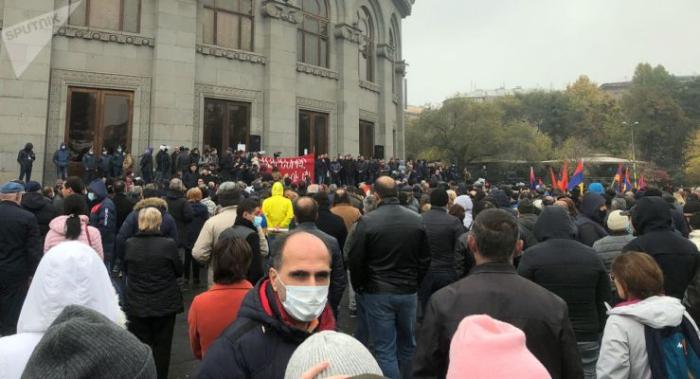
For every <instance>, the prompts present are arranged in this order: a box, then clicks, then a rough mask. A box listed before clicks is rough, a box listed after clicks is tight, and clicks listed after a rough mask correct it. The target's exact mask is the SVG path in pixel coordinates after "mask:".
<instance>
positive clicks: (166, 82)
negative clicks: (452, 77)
mask: <svg viewBox="0 0 700 379" xmlns="http://www.w3.org/2000/svg"><path fill="white" fill-rule="evenodd" d="M413 2H414V0H287V1H284V0H82V1H78V0H0V27H3V28H4V29H3V30H7V29H8V28H11V27H12V26H14V25H17V24H19V23H22V22H24V21H26V20H27V19H31V18H32V17H36V16H39V15H42V14H45V13H47V12H51V11H53V10H55V9H60V8H61V7H64V6H73V8H75V10H74V11H73V13H72V14H71V15H70V18H69V20H68V22H67V23H66V24H65V25H63V26H62V27H60V28H58V29H57V30H56V31H55V34H54V36H53V38H51V39H50V40H49V41H48V43H47V45H46V46H45V47H44V48H43V49H41V50H40V52H39V53H38V55H37V57H36V58H35V59H33V60H32V61H31V63H30V64H29V66H28V68H27V69H26V71H24V72H23V73H22V75H20V76H19V78H17V77H16V76H15V72H14V71H13V69H12V65H11V63H12V62H11V60H12V59H13V57H12V56H11V54H9V53H8V51H7V49H4V48H2V49H0V176H1V177H2V179H3V180H6V179H9V178H13V177H16V175H17V173H18V165H17V163H16V158H17V152H18V151H19V149H20V148H21V147H23V146H24V144H25V143H26V142H31V143H33V145H34V146H35V149H34V150H35V152H36V154H37V162H36V163H35V165H34V170H33V179H34V178H36V179H38V180H44V181H45V182H47V183H48V182H49V181H50V180H53V179H54V178H55V177H56V175H55V172H54V166H53V164H52V162H51V160H52V156H53V152H54V151H55V150H56V149H57V147H58V146H59V144H60V143H61V142H66V143H67V144H68V146H69V148H70V151H71V157H72V160H74V161H75V162H76V163H72V168H73V171H74V172H75V170H79V166H80V165H79V164H78V163H77V162H78V161H79V160H80V158H81V157H82V155H83V154H85V152H87V150H88V149H89V148H90V147H91V146H92V147H94V148H95V151H96V153H98V154H99V153H100V151H101V149H102V148H105V149H109V150H111V149H115V148H116V147H117V146H120V145H121V146H124V147H125V148H126V149H127V150H128V151H129V152H132V155H133V156H134V158H135V159H138V158H137V157H138V156H140V155H141V154H143V151H144V150H145V149H146V148H148V147H154V148H155V149H157V148H158V146H159V145H161V144H164V145H168V146H188V147H199V148H200V149H201V148H202V147H203V146H204V145H209V146H214V147H217V148H219V150H220V151H221V150H222V149H224V148H226V147H228V146H234V147H235V146H237V145H239V144H245V145H246V146H247V148H248V150H263V151H266V152H268V153H270V154H271V153H274V152H280V153H281V154H282V155H283V156H290V155H297V154H300V153H303V152H305V151H308V152H314V153H318V154H320V153H328V154H331V155H335V154H346V153H348V154H353V155H356V154H363V155H366V156H368V155H375V154H376V155H383V156H385V157H387V158H388V157H390V156H403V155H404V124H403V103H404V99H403V98H402V93H403V88H402V86H403V82H404V76H405V68H406V64H405V62H404V61H403V59H402V54H401V45H402V41H401V36H402V33H401V21H402V19H403V18H405V17H407V16H409V15H410V13H411V8H412V5H413ZM0 44H2V42H0Z"/></svg>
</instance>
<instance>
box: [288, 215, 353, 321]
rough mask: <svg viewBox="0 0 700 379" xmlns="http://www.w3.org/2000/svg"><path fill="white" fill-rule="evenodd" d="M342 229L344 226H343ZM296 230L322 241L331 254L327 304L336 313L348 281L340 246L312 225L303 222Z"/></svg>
mask: <svg viewBox="0 0 700 379" xmlns="http://www.w3.org/2000/svg"><path fill="white" fill-rule="evenodd" d="M343 227H344V226H343ZM296 229H297V230H305V231H307V232H309V233H312V234H314V235H316V236H318V237H319V238H321V239H322V240H323V242H324V243H325V244H326V246H328V250H330V252H331V285H330V288H329V289H328V303H329V304H330V306H331V308H332V309H333V311H334V312H336V314H337V311H338V306H340V299H341V298H342V297H343V292H345V287H347V284H348V279H347V277H346V275H345V266H344V265H343V254H342V253H341V251H340V245H338V240H337V239H335V237H333V236H331V235H329V234H327V233H324V232H323V231H321V230H320V229H319V228H318V227H316V225H315V224H314V223H311V222H303V223H301V224H299V225H297V228H296Z"/></svg>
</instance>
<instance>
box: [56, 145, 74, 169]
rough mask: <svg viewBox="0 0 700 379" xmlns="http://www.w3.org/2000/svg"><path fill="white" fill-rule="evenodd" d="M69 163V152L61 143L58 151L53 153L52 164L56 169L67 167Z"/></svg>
mask: <svg viewBox="0 0 700 379" xmlns="http://www.w3.org/2000/svg"><path fill="white" fill-rule="evenodd" d="M69 161H70V152H69V151H68V149H67V148H66V144H65V143H62V144H61V146H59V148H58V150H56V152H55V153H53V164H54V165H56V167H59V168H64V167H68V162H69Z"/></svg>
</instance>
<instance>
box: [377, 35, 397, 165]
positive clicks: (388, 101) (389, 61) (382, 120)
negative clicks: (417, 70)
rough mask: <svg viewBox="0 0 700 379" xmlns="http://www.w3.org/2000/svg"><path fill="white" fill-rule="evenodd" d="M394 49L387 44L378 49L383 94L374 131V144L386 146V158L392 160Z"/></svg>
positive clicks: (394, 110)
mask: <svg viewBox="0 0 700 379" xmlns="http://www.w3.org/2000/svg"><path fill="white" fill-rule="evenodd" d="M394 54H395V52H394V48H392V47H391V46H389V45H387V44H382V45H379V46H378V47H377V58H378V63H379V64H378V68H379V80H380V83H381V89H382V92H381V93H380V94H379V109H378V112H377V113H378V116H379V120H378V125H377V126H376V128H375V131H374V141H375V142H374V144H375V145H383V146H384V158H387V159H388V158H390V157H391V156H392V155H393V153H394V141H393V133H392V131H393V129H394V123H395V121H396V117H397V113H396V104H394V96H395V95H396V94H395V93H394V89H393V87H392V76H393V75H394Z"/></svg>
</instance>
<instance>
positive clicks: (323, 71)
mask: <svg viewBox="0 0 700 379" xmlns="http://www.w3.org/2000/svg"><path fill="white" fill-rule="evenodd" d="M297 72H303V73H305V74H309V75H315V76H320V77H322V78H328V79H335V80H338V73H337V72H335V71H333V70H329V69H327V68H325V67H320V66H314V65H311V64H307V63H301V62H297Z"/></svg>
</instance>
